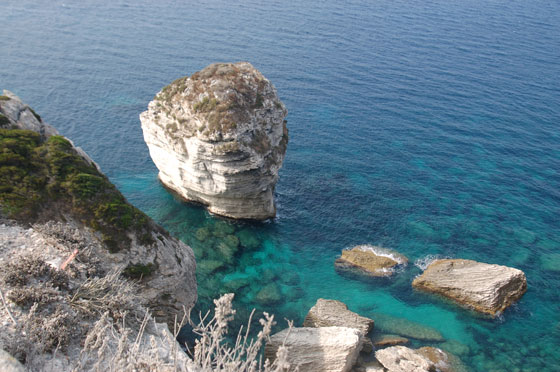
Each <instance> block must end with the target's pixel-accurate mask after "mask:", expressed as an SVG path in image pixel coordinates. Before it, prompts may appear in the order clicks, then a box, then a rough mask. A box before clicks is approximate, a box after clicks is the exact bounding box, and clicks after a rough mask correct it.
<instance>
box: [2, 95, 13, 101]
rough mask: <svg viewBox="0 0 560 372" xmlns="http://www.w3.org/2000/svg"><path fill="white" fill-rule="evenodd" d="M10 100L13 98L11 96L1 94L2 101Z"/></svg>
mask: <svg viewBox="0 0 560 372" xmlns="http://www.w3.org/2000/svg"><path fill="white" fill-rule="evenodd" d="M9 100H11V98H10V97H8V96H0V101H9Z"/></svg>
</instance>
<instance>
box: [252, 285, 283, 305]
mask: <svg viewBox="0 0 560 372" xmlns="http://www.w3.org/2000/svg"><path fill="white" fill-rule="evenodd" d="M255 300H257V301H258V302H259V303H260V304H261V305H273V304H275V303H278V302H280V301H281V300H282V294H281V293H280V288H278V285H277V284H275V283H270V284H267V285H266V286H264V287H263V288H262V289H261V290H260V291H259V292H258V293H257V295H256V296H255Z"/></svg>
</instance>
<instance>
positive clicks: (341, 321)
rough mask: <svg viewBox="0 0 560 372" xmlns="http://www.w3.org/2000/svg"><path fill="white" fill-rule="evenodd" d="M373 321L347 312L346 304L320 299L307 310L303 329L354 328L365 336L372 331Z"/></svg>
mask: <svg viewBox="0 0 560 372" xmlns="http://www.w3.org/2000/svg"><path fill="white" fill-rule="evenodd" d="M373 325H374V321H373V319H369V318H366V317H364V316H361V315H359V314H356V313H355V312H353V311H350V310H348V307H347V306H346V304H344V303H343V302H340V301H336V300H325V299H323V298H320V299H318V300H317V303H315V305H314V306H313V307H312V308H311V309H310V310H309V312H308V313H307V316H306V317H305V320H304V321H303V326H304V327H348V328H355V329H357V330H359V331H360V332H362V335H364V336H365V335H367V334H368V333H369V332H371V330H372V329H373Z"/></svg>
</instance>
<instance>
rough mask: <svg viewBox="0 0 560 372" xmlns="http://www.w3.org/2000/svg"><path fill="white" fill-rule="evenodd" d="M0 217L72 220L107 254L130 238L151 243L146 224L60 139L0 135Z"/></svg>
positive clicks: (0, 131) (10, 131) (145, 219)
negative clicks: (102, 245)
mask: <svg viewBox="0 0 560 372" xmlns="http://www.w3.org/2000/svg"><path fill="white" fill-rule="evenodd" d="M0 208H1V213H2V214H3V215H5V216H7V217H9V218H13V219H16V220H19V221H22V222H35V221H39V220H44V219H52V218H56V219H64V218H66V217H70V218H75V219H77V220H80V221H82V222H83V223H85V224H86V225H87V226H89V227H91V228H93V229H94V230H96V231H98V232H99V233H100V234H101V236H102V239H103V241H104V243H105V244H106V245H107V247H108V248H109V249H110V251H112V252H116V251H118V250H119V249H121V248H123V247H129V246H130V242H131V241H130V238H129V236H128V235H129V233H131V232H134V233H136V235H137V236H138V237H139V240H140V242H141V243H143V244H151V243H153V242H154V241H153V239H152V236H151V231H152V230H153V227H152V226H151V225H152V224H151V222H150V220H149V218H148V217H147V216H146V215H145V214H144V213H142V212H141V211H139V210H138V209H136V208H135V207H133V206H132V205H130V204H129V203H128V202H127V201H126V199H125V198H124V196H123V195H122V194H121V193H120V192H119V191H118V190H117V189H116V187H115V186H114V185H113V184H111V182H109V180H108V179H107V177H106V176H105V175H103V174H102V173H100V172H99V171H98V169H97V168H96V167H95V166H94V165H92V164H89V163H88V162H87V161H86V160H85V159H84V158H82V157H81V156H80V155H78V153H77V152H76V151H75V149H74V148H73V146H72V144H71V143H70V142H69V141H68V140H67V139H65V138H64V137H62V136H52V137H50V138H48V139H47V140H43V139H42V138H41V136H40V135H39V134H38V133H36V132H33V131H29V130H19V129H0Z"/></svg>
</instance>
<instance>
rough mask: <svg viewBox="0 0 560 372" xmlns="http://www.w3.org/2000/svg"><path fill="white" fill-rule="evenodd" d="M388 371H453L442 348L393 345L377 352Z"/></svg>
mask: <svg viewBox="0 0 560 372" xmlns="http://www.w3.org/2000/svg"><path fill="white" fill-rule="evenodd" d="M375 357H376V358H377V360H378V361H379V362H380V363H381V364H382V365H383V367H385V368H386V370H387V372H434V371H440V372H452V371H454V369H453V367H452V366H451V364H450V361H449V357H448V355H447V354H446V353H445V352H444V351H442V350H441V349H437V348H434V347H423V348H420V349H417V350H414V349H410V348H408V347H405V346H392V347H388V348H386V349H382V350H378V351H376V352H375Z"/></svg>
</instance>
